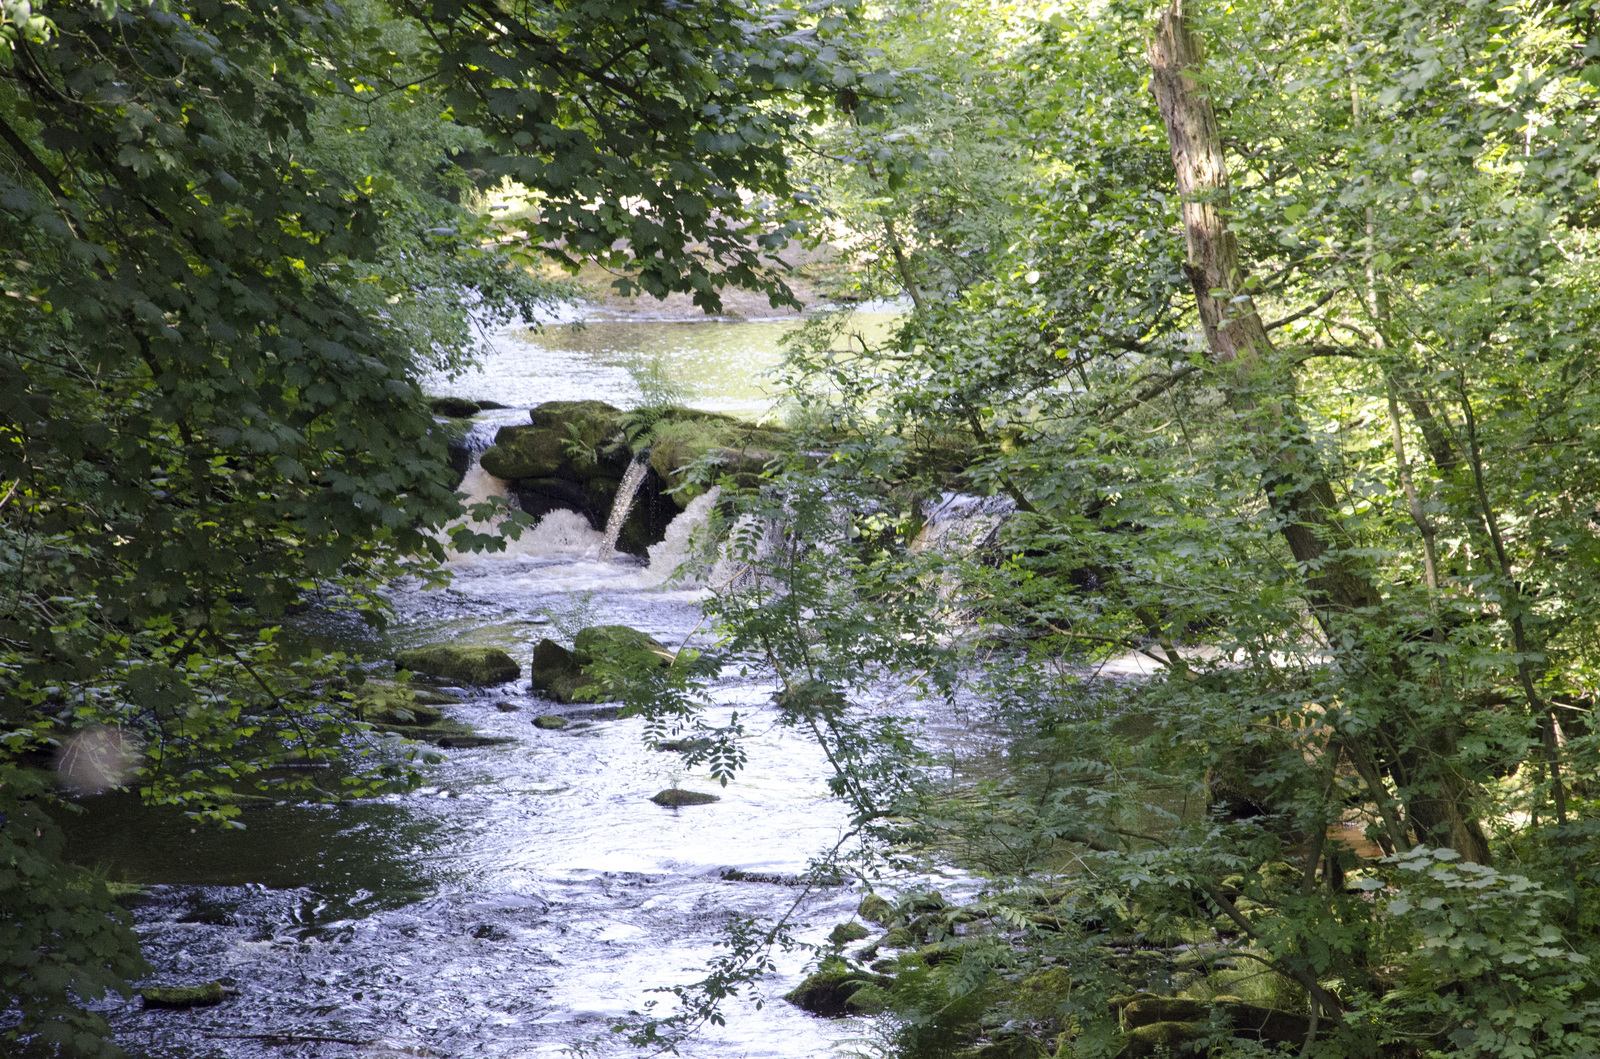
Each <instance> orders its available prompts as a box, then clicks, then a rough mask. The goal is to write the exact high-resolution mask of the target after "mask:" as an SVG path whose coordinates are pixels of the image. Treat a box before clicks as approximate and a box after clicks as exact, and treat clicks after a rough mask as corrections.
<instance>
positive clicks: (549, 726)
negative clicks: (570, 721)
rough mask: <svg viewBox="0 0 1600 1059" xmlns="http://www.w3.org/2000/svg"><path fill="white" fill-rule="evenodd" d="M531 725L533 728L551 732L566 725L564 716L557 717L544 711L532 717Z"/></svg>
mask: <svg viewBox="0 0 1600 1059" xmlns="http://www.w3.org/2000/svg"><path fill="white" fill-rule="evenodd" d="M533 726H534V727H535V728H543V729H545V730H546V731H552V732H553V731H557V730H559V729H562V728H565V727H566V726H567V719H566V718H565V717H557V716H555V715H554V714H550V713H546V714H542V715H540V716H538V717H535V718H534V719H533Z"/></svg>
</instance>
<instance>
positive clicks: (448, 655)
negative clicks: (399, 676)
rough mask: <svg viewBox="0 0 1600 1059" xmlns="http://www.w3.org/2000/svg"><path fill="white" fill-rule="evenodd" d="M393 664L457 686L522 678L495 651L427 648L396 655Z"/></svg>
mask: <svg viewBox="0 0 1600 1059" xmlns="http://www.w3.org/2000/svg"><path fill="white" fill-rule="evenodd" d="M394 664H395V666H396V667H397V668H399V669H409V670H410V671H411V672H413V673H422V674H425V675H427V676H430V677H438V678H440V679H441V680H448V681H451V682H452V683H456V684H504V683H505V682H506V681H508V680H516V679H517V677H519V676H521V675H522V667H521V666H519V665H517V663H516V662H514V661H512V659H511V656H510V655H508V654H506V653H505V652H504V651H502V650H501V649H500V648H498V647H477V646H469V645H460V644H442V643H441V644H429V645H427V646H426V647H413V648H411V649H409V650H405V651H401V652H399V653H397V654H396V655H395V656H394Z"/></svg>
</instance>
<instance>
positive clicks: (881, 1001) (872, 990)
mask: <svg viewBox="0 0 1600 1059" xmlns="http://www.w3.org/2000/svg"><path fill="white" fill-rule="evenodd" d="M844 1006H845V1010H846V1011H847V1012H848V1013H849V1014H851V1015H881V1014H883V1013H884V1012H885V1011H886V1010H888V1008H889V991H888V990H887V989H884V988H883V987H882V986H880V985H876V984H874V983H872V982H868V983H867V984H866V985H863V986H861V987H860V988H859V989H857V990H856V991H855V992H853V993H851V994H850V997H849V999H847V1000H846V1001H845V1002H844Z"/></svg>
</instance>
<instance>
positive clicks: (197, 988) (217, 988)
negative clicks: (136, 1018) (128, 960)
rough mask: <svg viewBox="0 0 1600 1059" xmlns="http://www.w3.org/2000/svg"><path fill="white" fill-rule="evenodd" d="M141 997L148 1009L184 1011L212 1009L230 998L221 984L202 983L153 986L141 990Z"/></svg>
mask: <svg viewBox="0 0 1600 1059" xmlns="http://www.w3.org/2000/svg"><path fill="white" fill-rule="evenodd" d="M139 997H140V999H141V1000H142V1001H143V1002H144V1006H145V1007H147V1008H166V1009H168V1010H172V1011H182V1010H184V1009H186V1008H203V1007H210V1006H211V1005H213V1004H220V1003H222V1002H223V1001H224V1000H226V999H227V998H228V991H227V990H226V989H224V988H223V986H222V983H221V982H202V983H200V984H199V985H152V986H146V987H145V988H143V989H141V990H139Z"/></svg>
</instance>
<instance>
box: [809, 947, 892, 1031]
mask: <svg viewBox="0 0 1600 1059" xmlns="http://www.w3.org/2000/svg"><path fill="white" fill-rule="evenodd" d="M888 984H889V982H888V980H887V979H883V978H879V977H877V976H875V975H871V974H867V973H866V972H865V971H857V970H854V969H852V968H851V967H849V966H848V965H847V964H845V963H843V962H839V961H826V962H824V963H823V965H822V966H821V967H819V968H818V969H817V970H816V972H815V973H814V974H811V975H809V976H807V978H806V980H805V981H803V982H801V983H800V984H799V985H797V986H795V987H794V988H793V989H791V990H790V991H789V992H787V993H785V994H784V995H783V999H785V1000H787V1001H788V1002H789V1003H791V1004H793V1005H794V1006H795V1007H797V1008H800V1009H801V1010H803V1011H809V1012H811V1013H812V1014H813V1015H821V1016H822V1017H823V1018H830V1019H836V1018H842V1017H844V1016H845V1015H851V1014H856V1012H854V1011H852V1010H851V1009H850V1006H849V1005H850V1000H851V998H852V997H854V996H855V995H856V993H858V992H859V991H860V990H862V989H863V988H866V987H869V986H870V987H875V988H877V989H878V990H879V992H878V993H877V994H876V995H872V994H869V995H868V997H865V998H863V1002H864V1003H867V1004H869V1005H870V1003H871V1002H872V1001H875V1000H886V999H887V996H886V994H884V993H883V992H882V990H883V988H884V987H885V986H887V985H888ZM879 1010H882V1008H879ZM863 1013H864V1012H863Z"/></svg>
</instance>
